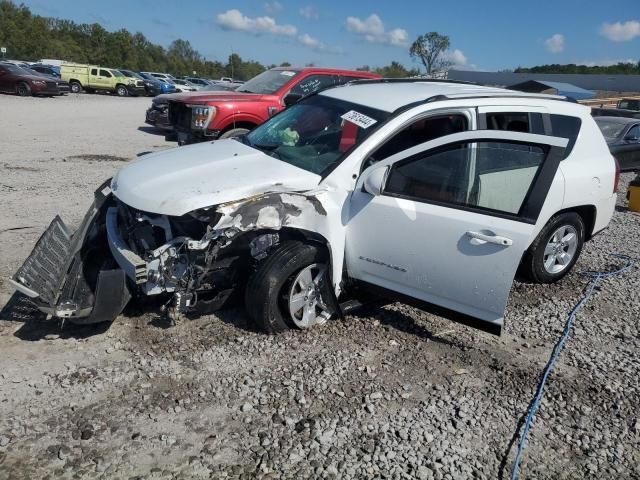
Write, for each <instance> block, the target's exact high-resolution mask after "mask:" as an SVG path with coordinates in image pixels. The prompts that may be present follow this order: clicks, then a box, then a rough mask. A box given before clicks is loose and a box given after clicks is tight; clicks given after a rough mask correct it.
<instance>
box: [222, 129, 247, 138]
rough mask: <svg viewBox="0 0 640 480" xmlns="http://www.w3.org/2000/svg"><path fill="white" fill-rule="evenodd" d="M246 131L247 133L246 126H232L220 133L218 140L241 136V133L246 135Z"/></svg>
mask: <svg viewBox="0 0 640 480" xmlns="http://www.w3.org/2000/svg"><path fill="white" fill-rule="evenodd" d="M247 133H249V129H248V128H232V129H231V130H228V131H226V132H224V133H223V134H222V135H220V136H219V137H218V140H224V139H225V138H236V137H241V136H243V135H246V134H247Z"/></svg>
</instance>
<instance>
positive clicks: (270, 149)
mask: <svg viewBox="0 0 640 480" xmlns="http://www.w3.org/2000/svg"><path fill="white" fill-rule="evenodd" d="M251 146H252V147H253V148H257V149H258V150H260V151H262V152H265V153H266V154H268V155H271V156H272V157H275V158H279V159H282V155H280V153H279V152H276V150H277V148H278V147H279V146H280V145H274V144H272V143H252V144H251Z"/></svg>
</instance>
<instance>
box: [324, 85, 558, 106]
mask: <svg viewBox="0 0 640 480" xmlns="http://www.w3.org/2000/svg"><path fill="white" fill-rule="evenodd" d="M322 95H326V96H328V97H332V98H336V99H339V100H345V101H348V102H352V103H357V104H360V105H366V106H368V107H372V108H375V109H378V110H383V111H386V112H393V111H395V110H397V109H398V108H401V107H404V106H407V105H410V104H412V103H416V102H420V101H426V100H427V99H430V98H434V97H446V98H449V99H452V100H453V99H456V98H465V97H522V98H543V99H550V100H564V99H565V97H560V96H557V95H543V94H534V93H525V92H517V91H514V90H507V89H504V88H495V87H483V86H480V85H474V84H470V83H459V82H458V83H457V82H447V81H442V80H440V81H438V80H420V79H394V80H362V81H355V82H351V83H348V84H346V85H342V86H339V87H335V88H330V89H328V90H324V91H322Z"/></svg>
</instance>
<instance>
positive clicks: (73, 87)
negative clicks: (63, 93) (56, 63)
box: [69, 82, 82, 93]
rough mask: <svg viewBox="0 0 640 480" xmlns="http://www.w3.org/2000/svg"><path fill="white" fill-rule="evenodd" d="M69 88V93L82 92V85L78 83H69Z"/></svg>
mask: <svg viewBox="0 0 640 480" xmlns="http://www.w3.org/2000/svg"><path fill="white" fill-rule="evenodd" d="M69 88H70V89H71V93H80V92H81V91H82V85H80V83H79V82H69Z"/></svg>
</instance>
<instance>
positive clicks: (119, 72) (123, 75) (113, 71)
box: [111, 68, 129, 77]
mask: <svg viewBox="0 0 640 480" xmlns="http://www.w3.org/2000/svg"><path fill="white" fill-rule="evenodd" d="M111 74H112V75H113V76H114V77H128V76H129V75H125V74H124V73H122V72H121V71H120V70H114V69H113V68H112V69H111Z"/></svg>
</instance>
